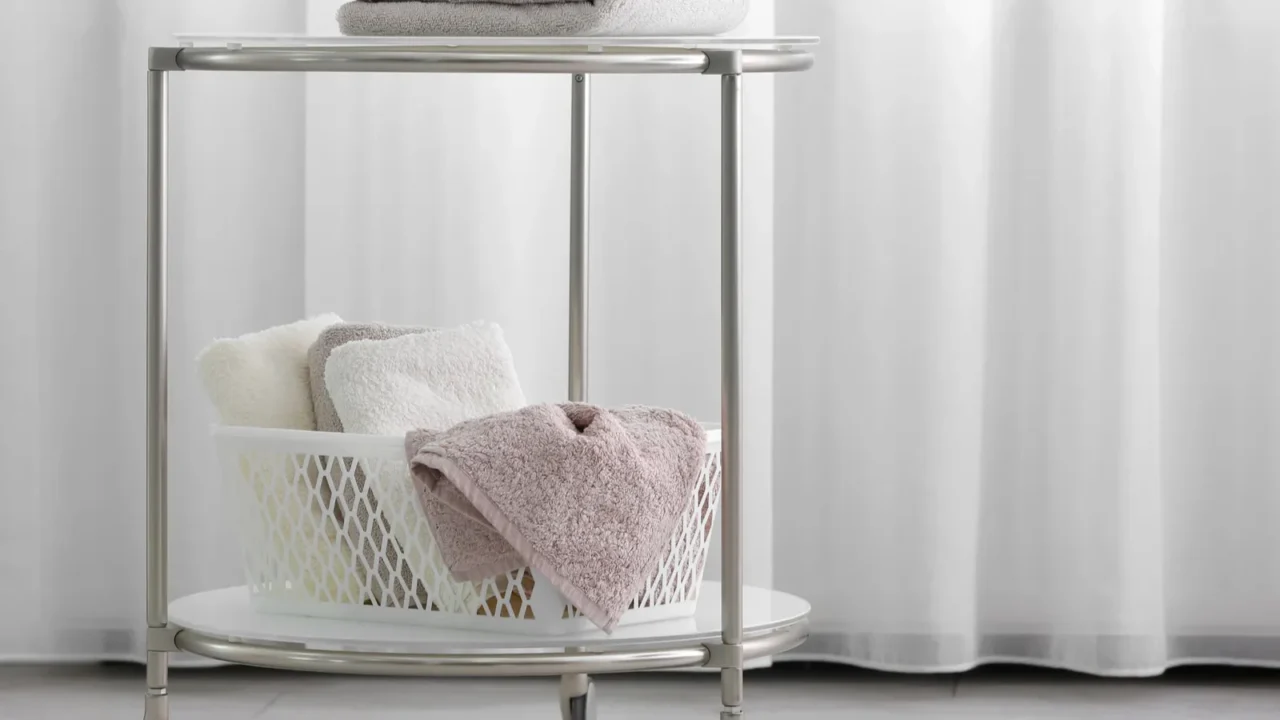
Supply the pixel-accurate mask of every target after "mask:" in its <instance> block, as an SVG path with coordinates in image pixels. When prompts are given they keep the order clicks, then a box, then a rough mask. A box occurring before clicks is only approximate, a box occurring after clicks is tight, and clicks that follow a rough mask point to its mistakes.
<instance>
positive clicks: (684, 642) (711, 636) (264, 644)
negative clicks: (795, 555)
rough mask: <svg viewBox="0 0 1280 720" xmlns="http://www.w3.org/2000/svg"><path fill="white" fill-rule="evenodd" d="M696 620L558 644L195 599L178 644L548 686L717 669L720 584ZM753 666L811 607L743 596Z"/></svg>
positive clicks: (342, 667) (269, 662) (336, 666)
mask: <svg viewBox="0 0 1280 720" xmlns="http://www.w3.org/2000/svg"><path fill="white" fill-rule="evenodd" d="M701 597H702V601H701V602H700V603H699V606H698V613H697V615H696V616H695V617H692V618H687V619H683V620H670V621H665V622H657V623H647V624H644V625H636V626H631V627H624V628H619V629H618V630H616V631H615V632H614V633H613V634H612V635H606V634H604V633H602V632H598V631H593V632H587V633H576V634H572V635H559V636H555V637H552V638H548V637H530V636H524V635H509V634H503V633H493V632H481V631H474V630H450V629H443V628H426V627H414V626H403V625H387V624H381V623H366V622H352V621H345V620H323V619H317V618H304V617H294V616H284V615H265V614H261V613H258V612H257V611H255V610H254V609H253V608H252V607H251V606H250V604H249V592H248V590H247V589H246V588H244V587H232V588H225V589H222V590H213V591H209V592H203V593H199V594H196V595H189V596H187V597H184V598H181V599H179V600H176V601H174V602H173V603H171V604H170V606H169V620H170V622H171V624H172V625H174V626H175V627H177V628H178V633H177V636H176V637H175V639H174V642H175V644H176V645H177V646H178V647H179V648H180V649H182V650H186V651H187V652H191V653H194V654H196V655H201V656H204V657H208V658H213V659H215V660H223V661H226V662H231V663H237V664H241V665H254V666H258V667H267V668H278V669H283V670H302V671H312V672H324V673H340V674H349V675H408V676H487V677H495V676H507V677H511V676H547V675H567V674H575V673H583V674H607V673H625V672H639V671H645V670H668V669H676V668H690V667H702V666H707V665H712V666H714V665H715V664H716V663H715V660H716V649H717V648H718V647H719V646H720V631H721V623H720V602H719V599H720V584H719V583H713V582H708V583H704V584H703V586H702V591H701ZM743 610H744V633H743V638H744V639H743V652H744V655H745V659H746V660H751V659H755V658H761V657H767V656H769V655H774V654H777V653H780V652H783V651H786V650H790V649H792V648H794V647H796V646H798V645H799V644H800V643H802V642H803V641H804V639H805V638H806V637H807V636H808V618H809V604H808V603H807V602H805V601H804V600H802V599H800V598H798V597H796V596H794V595H789V594H787V593H782V592H776V591H772V590H765V589H761V588H754V587H747V588H744V596H743Z"/></svg>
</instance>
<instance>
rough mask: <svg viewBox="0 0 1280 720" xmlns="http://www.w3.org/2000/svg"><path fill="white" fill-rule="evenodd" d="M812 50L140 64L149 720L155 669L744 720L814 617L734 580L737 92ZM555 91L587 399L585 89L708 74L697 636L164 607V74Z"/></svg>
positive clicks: (519, 48)
mask: <svg viewBox="0 0 1280 720" xmlns="http://www.w3.org/2000/svg"><path fill="white" fill-rule="evenodd" d="M816 42H817V40H816V39H815V38H807V37H787V38H781V37H780V38H763V39H751V38H712V37H707V38H699V37H669V38H607V37H595V38H585V37H584V38H564V37H560V38H353V37H339V38H318V37H288V36H262V35H260V36H241V37H235V38H231V37H212V36H193V35H187V36H179V42H178V46H176V47H155V48H151V51H150V54H149V63H148V72H147V500H146V503H147V509H146V528H147V599H146V604H147V608H146V613H147V626H148V630H147V690H146V698H145V718H146V720H168V718H169V694H168V685H169V681H168V659H169V658H168V656H169V654H170V653H174V652H178V651H186V652H190V653H194V654H196V655H200V656H203V657H207V658H212V659H216V660H222V661H226V662H231V663H238V664H243V665H252V666H258V667H267V668H279V669H285V670H302V671H313V672H322V673H343V674H353V675H399V676H453V677H459V676H486V677H513V676H559V677H560V678H561V683H560V688H561V691H560V706H561V712H562V714H563V717H564V718H565V719H566V720H588V719H589V718H594V717H595V702H596V700H595V692H594V688H593V686H592V683H591V681H590V676H591V675H592V674H607V673H627V672H640V671H648V670H669V669H676V668H697V667H703V668H718V669H719V670H720V673H721V678H720V682H721V701H722V702H721V704H722V706H723V707H722V710H721V712H720V717H721V718H722V720H728V719H731V718H738V717H742V715H743V701H742V700H743V698H742V695H743V674H742V673H743V668H744V666H745V664H746V663H747V662H748V661H750V660H752V659H755V658H761V657H767V656H770V655H774V654H777V653H780V652H783V651H785V650H788V649H791V648H794V647H796V646H798V645H799V644H800V643H801V642H803V641H804V639H805V638H806V637H807V635H808V615H809V605H808V604H807V603H806V602H805V601H803V600H801V599H800V598H797V597H794V596H791V595H788V594H786V593H781V592H774V591H770V590H765V589H760V588H752V587H744V586H743V579H742V530H743V527H742V525H743V518H742V422H741V412H742V410H741V398H742V357H741V312H742V288H741V284H740V283H741V273H740V265H741V248H742V186H743V166H742V161H743V158H742V84H743V78H744V76H745V75H747V74H750V73H783V72H798V71H804V70H807V69H809V68H810V67H811V66H812V65H813V61H814V60H813V55H812V54H811V52H810V50H809V49H810V48H811V46H813V45H814V44H816ZM190 71H215V72H218V71H220V72H280V71H284V72H360V73H365V72H409V73H540V74H544V73H555V74H564V75H566V76H568V77H569V79H570V86H571V97H572V132H571V138H572V153H571V160H570V172H571V177H570V183H569V206H570V234H569V244H570V245H569V246H570V255H569V257H570V261H569V262H570V270H569V301H570V302H569V392H568V397H569V399H570V400H574V401H582V400H585V398H586V388H587V308H588V278H587V267H588V265H587V260H588V235H589V231H588V230H589V220H590V218H589V209H588V199H589V193H590V162H589V149H590V137H591V124H590V97H591V78H592V76H593V75H604V74H641V73H642V74H703V75H714V76H718V77H719V78H720V89H721V97H722V102H721V132H720V140H721V198H720V206H721V239H720V246H721V275H720V284H721V313H722V315H721V351H722V361H721V362H722V396H721V398H722V399H721V403H722V410H721V414H722V417H721V423H722V424H721V430H722V435H721V437H722V446H721V447H722V493H721V503H722V505H721V507H722V511H721V522H722V541H723V542H722V559H723V562H722V568H723V582H722V583H711V582H708V583H704V584H703V587H702V595H703V597H704V598H710V597H715V596H716V595H719V596H720V598H721V602H720V603H719V604H718V605H717V604H715V603H709V602H703V603H702V604H701V605H700V606H699V608H698V612H697V615H696V616H695V617H693V618H687V619H680V620H669V621H659V622H652V623H645V624H639V625H632V626H625V627H622V628H619V629H618V630H617V631H615V632H614V633H613V634H612V635H605V634H604V633H601V632H594V631H593V632H580V633H574V634H570V635H560V636H555V637H531V636H528V635H519V634H511V635H506V634H502V633H493V632H482V631H472V630H465V629H440V628H426V627H413V626H393V625H382V624H377V623H365V622H352V621H347V620H339V619H319V618H309V617H294V616H283V615H263V614H260V613H258V612H256V611H255V610H254V609H253V608H252V607H250V601H249V596H248V595H249V593H248V591H247V589H246V588H230V589H224V590H215V591H210V592H203V593H197V594H195V595H190V596H187V597H184V598H180V599H177V600H175V601H173V602H172V603H170V600H169V592H168V562H169V557H168V520H167V497H168V467H167V452H166V446H167V437H168V359H167V328H168V315H167V297H166V295H167V291H168V287H167V266H166V263H167V260H166V253H167V244H168V237H167V229H166V224H167V223H166V221H167V217H166V212H167V205H168V202H167V200H168V195H167V194H168V176H167V164H168V141H167V138H168V135H167V133H168V100H169V88H168V81H169V74H170V73H174V72H190Z"/></svg>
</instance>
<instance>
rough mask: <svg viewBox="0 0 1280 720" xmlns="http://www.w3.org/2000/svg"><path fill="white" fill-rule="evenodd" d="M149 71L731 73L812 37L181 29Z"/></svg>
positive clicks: (781, 67)
mask: <svg viewBox="0 0 1280 720" xmlns="http://www.w3.org/2000/svg"><path fill="white" fill-rule="evenodd" d="M175 40H176V46H175V47H157V48H152V50H151V58H150V67H151V69H152V70H165V71H181V70H214V71H241V72H245V71H249V72H255V71H256V72H421V73H612V74H717V75H723V74H729V73H737V72H746V73H777V72H798V71H803V70H808V69H809V68H810V67H812V66H813V54H812V52H811V50H812V48H813V46H814V45H816V44H817V43H818V38H816V37H806V36H785V37H697V36H689V37H346V36H339V37H326V36H312V35H280V34H235V35H208V34H195V33H184V34H180V35H177V36H176V37H175Z"/></svg>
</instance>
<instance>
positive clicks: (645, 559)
mask: <svg viewBox="0 0 1280 720" xmlns="http://www.w3.org/2000/svg"><path fill="white" fill-rule="evenodd" d="M405 451H406V455H407V456H408V458H409V466H410V469H411V470H412V472H413V475H414V480H415V482H416V483H417V484H418V486H419V489H420V490H421V493H422V498H423V509H424V510H425V511H426V513H427V519H428V521H430V523H431V526H432V529H433V531H434V534H435V537H436V541H437V543H438V544H439V546H440V551H441V555H442V557H443V558H444V561H445V564H446V565H448V567H449V570H450V572H451V573H453V575H454V576H455V577H456V578H458V579H459V580H463V581H466V580H472V581H476V580H481V579H483V578H486V577H491V576H494V575H499V574H501V573H506V572H510V571H513V570H517V569H519V568H522V567H524V566H525V565H526V563H527V564H528V565H530V566H532V567H533V568H534V569H535V570H537V571H539V572H541V573H542V574H543V575H545V576H546V577H547V579H548V580H550V581H551V583H552V584H553V585H555V586H556V589H557V590H559V591H560V592H561V594H563V595H564V596H565V597H566V598H568V599H569V601H570V602H572V603H573V604H574V605H575V606H577V608H578V609H579V610H581V611H582V613H583V615H585V616H586V617H587V618H588V619H589V620H591V621H592V622H594V623H595V624H596V625H597V626H599V627H600V628H601V629H602V630H604V631H605V632H609V631H611V630H613V628H614V626H616V625H617V623H618V620H619V619H620V618H621V617H622V614H623V613H624V612H626V610H627V607H628V606H629V605H630V604H631V602H632V601H633V600H635V597H636V595H637V594H638V593H639V592H640V590H641V589H642V588H643V587H644V583H645V581H646V580H648V579H649V577H650V576H651V575H652V574H653V573H654V571H655V570H656V569H657V566H658V563H659V562H660V561H661V560H662V551H663V549H664V548H666V546H667V545H668V544H669V543H670V542H671V534H672V532H674V531H675V528H676V525H677V523H679V521H680V516H681V514H682V513H683V511H684V509H685V507H686V505H687V504H688V502H689V496H690V494H691V493H692V492H693V487H694V484H695V483H696V482H697V480H698V476H699V475H700V473H701V472H702V466H703V461H704V458H705V453H706V434H705V433H704V432H703V430H702V428H701V427H700V426H699V425H698V424H697V423H696V422H694V421H693V420H692V419H691V418H689V417H687V416H685V415H683V414H681V413H678V412H676V411H674V410H662V409H658V408H647V407H625V408H620V409H618V410H612V411H610V410H604V409H602V408H599V407H596V406H593V405H584V404H573V403H571V404H566V405H534V406H530V407H526V408H522V409H520V410H515V411H513V412H507V413H500V414H497V415H490V416H488V417H485V418H480V419H478V420H468V421H466V422H463V423H461V424H459V425H456V426H454V427H453V428H451V429H449V430H445V431H443V432H438V431H429V430H424V431H415V432H411V433H409V434H408V435H406V437H405Z"/></svg>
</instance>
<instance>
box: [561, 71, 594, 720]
mask: <svg viewBox="0 0 1280 720" xmlns="http://www.w3.org/2000/svg"><path fill="white" fill-rule="evenodd" d="M571 125H572V136H571V145H570V153H569V401H570V402H586V400H587V318H588V314H587V310H588V306H589V304H590V300H591V287H590V282H589V277H590V265H589V263H590V257H591V254H590V235H591V76H590V75H585V74H578V75H574V76H573V109H572V120H571ZM560 713H561V715H562V716H563V717H564V720H595V715H596V713H595V688H594V686H593V685H592V683H591V678H590V677H588V676H587V675H581V674H574V675H564V676H562V677H561V678H560Z"/></svg>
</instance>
